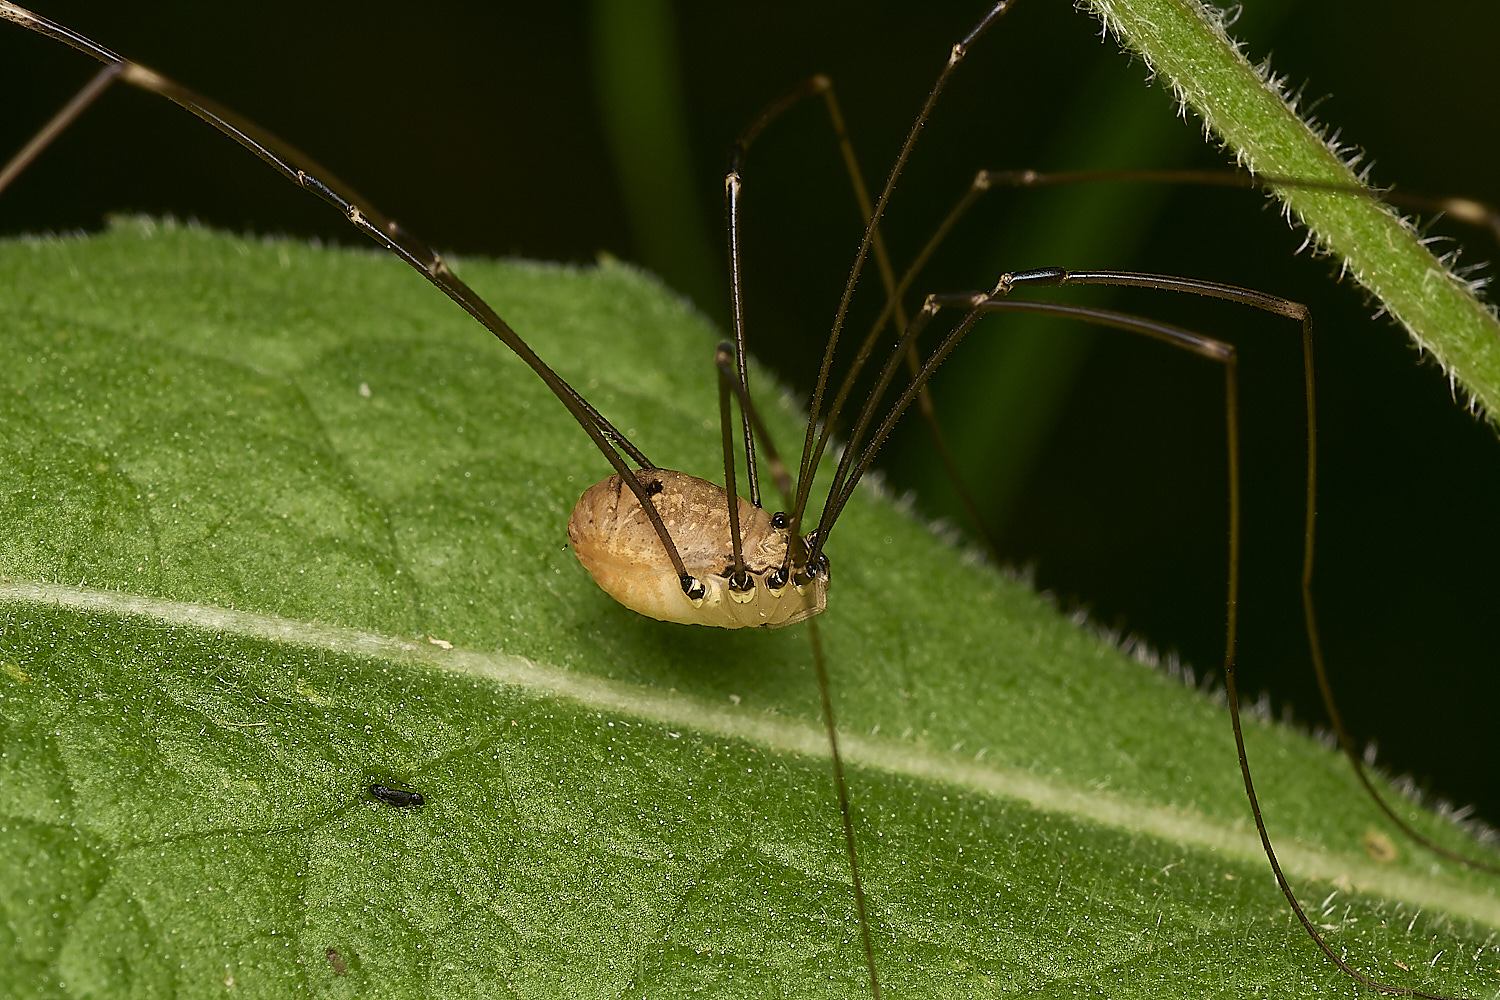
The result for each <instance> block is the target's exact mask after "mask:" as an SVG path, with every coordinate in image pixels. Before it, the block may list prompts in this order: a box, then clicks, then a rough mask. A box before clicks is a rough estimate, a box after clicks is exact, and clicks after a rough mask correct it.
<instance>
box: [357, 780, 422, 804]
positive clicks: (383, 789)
mask: <svg viewBox="0 0 1500 1000" xmlns="http://www.w3.org/2000/svg"><path fill="white" fill-rule="evenodd" d="M370 794H371V795H373V796H374V797H375V798H376V799H377V800H379V801H381V802H384V803H385V804H386V805H388V806H395V807H396V808H397V809H406V808H416V807H417V806H422V805H426V804H427V800H426V799H425V798H423V797H422V793H421V792H413V791H410V790H408V789H405V788H391V787H390V786H389V785H380V784H375V785H371V786H370Z"/></svg>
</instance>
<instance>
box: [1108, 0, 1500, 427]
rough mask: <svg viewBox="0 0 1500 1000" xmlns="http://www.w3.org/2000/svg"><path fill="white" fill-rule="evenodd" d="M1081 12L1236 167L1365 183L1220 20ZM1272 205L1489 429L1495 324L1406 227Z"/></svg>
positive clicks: (1351, 208)
mask: <svg viewBox="0 0 1500 1000" xmlns="http://www.w3.org/2000/svg"><path fill="white" fill-rule="evenodd" d="M1090 6H1091V7H1092V8H1093V10H1094V12H1095V13H1096V14H1097V15H1098V16H1099V17H1100V18H1101V19H1102V20H1103V21H1104V23H1105V25H1106V26H1107V27H1108V29H1109V31H1110V32H1111V33H1112V34H1113V35H1114V36H1115V37H1116V38H1118V39H1119V40H1120V41H1121V43H1122V44H1124V45H1125V46H1127V47H1128V48H1130V49H1131V50H1133V51H1135V52H1136V53H1138V54H1139V55H1140V56H1141V57H1142V58H1143V59H1144V60H1145V61H1146V64H1147V65H1148V66H1149V67H1150V68H1151V69H1152V71H1154V72H1156V73H1158V74H1160V75H1161V76H1162V77H1164V78H1165V79H1166V80H1167V81H1168V82H1169V84H1170V85H1171V87H1172V89H1173V91H1174V92H1175V93H1176V95H1177V97H1178V99H1179V100H1180V101H1181V102H1182V103H1183V104H1185V105H1186V106H1187V107H1189V108H1191V109H1192V110H1193V111H1194V112H1195V113H1196V114H1197V115H1198V116H1199V117H1200V118H1201V119H1202V120H1203V122H1204V125H1205V127H1206V128H1207V129H1208V130H1209V131H1210V132H1211V133H1212V134H1213V135H1214V136H1215V137H1217V138H1218V140H1219V141H1220V142H1222V143H1223V144H1224V145H1225V146H1226V147H1228V148H1229V149H1230V150H1232V151H1233V152H1234V154H1235V157H1236V159H1237V160H1238V161H1239V163H1240V164H1241V165H1242V166H1244V167H1245V168H1247V169H1249V170H1252V171H1254V172H1255V173H1258V174H1262V175H1265V176H1271V177H1296V178H1300V179H1303V180H1309V181H1320V182H1326V183H1330V184H1340V185H1357V184H1362V183H1363V181H1362V179H1361V178H1360V177H1359V176H1357V175H1356V174H1355V172H1354V170H1353V169H1351V164H1350V162H1349V161H1348V160H1347V159H1346V157H1345V155H1344V154H1343V153H1342V152H1341V151H1340V149H1339V147H1338V146H1337V144H1336V143H1335V142H1334V141H1332V140H1330V139H1329V138H1328V137H1327V136H1326V135H1324V134H1323V133H1322V132H1321V131H1320V130H1319V129H1318V128H1317V127H1316V126H1315V125H1314V124H1312V123H1311V122H1309V121H1307V120H1304V119H1303V117H1302V116H1301V115H1300V114H1299V113H1298V111H1297V108H1296V106H1295V103H1294V102H1293V101H1292V100H1291V99H1290V98H1289V97H1288V95H1287V94H1286V92H1285V90H1284V89H1283V87H1282V86H1281V84H1280V82H1279V81H1277V80H1276V79H1275V78H1274V77H1271V76H1270V75H1269V74H1268V72H1267V71H1265V70H1263V69H1260V68H1257V67H1255V66H1252V65H1251V64H1250V61H1249V60H1248V59H1246V58H1245V55H1244V53H1243V52H1242V51H1241V50H1240V48H1239V47H1238V46H1237V45H1236V44H1235V43H1234V42H1233V41H1232V40H1231V39H1230V38H1229V35H1228V34H1227V32H1226V31H1225V29H1224V25H1223V23H1222V21H1221V19H1220V18H1219V17H1218V16H1216V15H1215V13H1214V12H1213V11H1211V10H1210V9H1208V8H1206V7H1205V6H1204V5H1202V4H1201V3H1199V2H1197V0H1091V3H1090ZM1276 194H1277V196H1278V197H1279V198H1280V199H1281V200H1282V201H1283V202H1284V203H1285V204H1286V206H1287V207H1288V209H1289V210H1290V211H1291V212H1293V213H1295V215H1296V217H1297V218H1298V219H1299V220H1300V221H1301V222H1302V224H1303V225H1305V226H1306V227H1307V229H1308V232H1309V234H1310V239H1311V240H1312V241H1313V243H1314V244H1315V245H1316V246H1317V247H1318V249H1319V250H1320V251H1324V252H1327V253H1329V254H1332V255H1335V256H1337V257H1339V258H1340V259H1342V260H1343V262H1344V266H1345V269H1346V270H1347V272H1348V273H1349V274H1350V275H1352V276H1353V277H1354V279H1355V280H1356V281H1358V282H1359V283H1360V284H1361V285H1362V286H1364V287H1365V288H1366V289H1367V290H1368V291H1369V292H1370V293H1371V294H1372V295H1373V296H1374V297H1375V298H1377V299H1379V300H1380V303H1381V307H1382V309H1383V310H1384V311H1385V312H1387V313H1389V314H1390V315H1391V316H1392V317H1394V318H1395V319H1396V320H1398V321H1399V322H1400V323H1401V325H1402V326H1403V327H1405V328H1406V331H1407V333H1408V334H1409V335H1410V336H1411V339H1412V342H1413V343H1414V344H1416V346H1417V347H1418V348H1419V349H1420V350H1422V351H1424V352H1426V353H1429V354H1431V355H1432V357H1433V358H1434V359H1435V360H1436V361H1437V362H1438V363H1439V364H1440V365H1441V366H1442V369H1443V371H1444V373H1445V374H1447V376H1448V378H1449V380H1450V381H1451V382H1453V383H1454V384H1456V385H1457V386H1458V387H1460V388H1461V389H1462V390H1463V392H1464V394H1465V395H1466V396H1467V397H1468V402H1469V405H1470V406H1471V407H1472V408H1473V409H1474V410H1475V411H1476V412H1479V413H1483V414H1485V415H1486V416H1487V418H1488V419H1489V420H1491V422H1493V421H1495V420H1496V419H1497V417H1496V414H1497V404H1500V323H1497V321H1496V318H1495V313H1494V310H1493V309H1492V308H1491V307H1489V306H1487V305H1485V304H1484V303H1482V302H1480V301H1479V300H1478V299H1477V298H1476V297H1475V295H1474V292H1473V290H1472V288H1471V287H1470V286H1469V284H1468V283H1467V282H1465V281H1464V279H1463V278H1462V277H1460V276H1459V275H1457V274H1455V273H1454V272H1453V270H1452V268H1450V267H1449V266H1448V264H1447V263H1446V262H1444V261H1441V260H1439V259H1437V258H1436V257H1434V256H1433V255H1432V253H1431V252H1429V251H1428V249H1427V248H1426V247H1425V246H1423V244H1422V240H1421V237H1420V235H1419V234H1418V232H1417V231H1416V229H1415V228H1414V227H1413V226H1412V224H1411V223H1410V222H1408V221H1406V220H1404V219H1403V218H1402V217H1401V216H1400V215H1399V214H1398V213H1397V212H1396V211H1394V210H1393V209H1392V208H1390V207H1389V206H1388V205H1385V204H1383V203H1381V202H1379V201H1376V200H1374V199H1372V198H1364V197H1358V196H1351V195H1348V194H1342V193H1336V192H1331V191H1319V190H1315V189H1309V188H1277V189H1276Z"/></svg>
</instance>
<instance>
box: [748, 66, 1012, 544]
mask: <svg viewBox="0 0 1500 1000" xmlns="http://www.w3.org/2000/svg"><path fill="white" fill-rule="evenodd" d="M809 97H822V98H823V108H824V110H825V111H826V112H827V114H828V124H829V127H830V128H831V129H832V130H833V135H834V140H835V141H836V142H837V144H838V147H839V155H840V158H841V159H842V160H843V163H844V172H845V174H846V175H847V176H848V180H849V187H850V189H851V190H852V191H853V193H854V200H855V204H856V206H857V207H858V209H859V213H860V222H861V223H862V224H863V225H865V226H867V227H870V226H871V222H872V220H873V219H874V218H875V208H874V205H873V204H872V203H871V201H870V191H869V188H868V187H867V186H866V185H865V179H864V171H863V170H862V169H861V168H860V165H859V157H858V156H857V155H856V154H855V152H854V143H853V141H852V140H851V139H850V137H849V131H848V128H847V127H846V126H845V124H844V113H843V109H842V108H841V107H840V105H839V101H838V97H837V96H836V94H835V93H834V89H833V81H832V80H830V79H829V78H828V77H827V76H825V75H823V74H821V73H819V74H818V75H816V76H814V77H812V78H810V79H808V80H807V81H806V82H804V83H803V84H801V85H800V86H798V87H795V88H793V89H792V90H790V91H788V92H787V93H785V94H783V95H782V96H781V97H780V98H779V99H777V100H776V101H775V102H773V103H772V104H771V105H770V106H768V107H767V108H765V109H764V110H762V111H761V113H760V114H759V115H757V116H756V118H755V120H754V121H752V122H751V123H750V125H748V126H747V127H746V128H745V130H744V131H743V132H741V133H740V135H739V137H738V138H737V139H736V140H735V142H734V145H733V147H731V149H730V167H729V173H728V175H727V176H726V177H725V192H726V197H727V201H728V218H729V225H728V231H729V257H730V282H731V289H732V294H733V296H734V299H735V302H736V303H738V302H739V301H740V296H741V290H740V280H741V279H740V258H741V253H742V251H741V247H740V241H739V222H740V207H741V193H742V190H743V185H744V171H745V162H746V160H747V158H748V157H749V153H750V147H751V145H752V144H753V143H754V142H755V140H756V139H757V138H758V137H759V136H760V134H761V132H763V131H765V129H766V128H768V127H769V126H770V125H772V124H773V123H774V122H775V121H776V120H777V119H779V118H780V117H781V116H782V115H783V114H785V113H786V112H787V111H789V110H791V108H792V107H794V106H795V105H797V104H799V103H801V102H802V101H803V100H804V99H806V98H809ZM870 252H871V253H872V254H873V256H874V258H875V266H876V270H877V271H878V273H879V274H880V283H881V285H882V287H883V288H884V289H885V295H886V299H887V301H888V302H890V303H891V310H890V315H889V320H890V322H891V323H892V324H893V327H894V329H893V331H892V332H893V333H894V334H895V335H896V336H898V337H899V336H900V333H901V331H902V330H904V329H906V326H907V321H908V318H907V314H906V309H905V306H904V305H903V303H902V300H901V291H899V290H898V289H897V285H896V274H895V269H894V268H893V267H892V266H891V258H890V253H889V251H888V250H887V249H886V245H885V239H884V238H883V237H882V236H881V233H880V228H879V226H878V225H876V226H873V227H871V237H870ZM735 318H736V320H737V322H736V324H735V335H736V341H737V350H738V352H739V357H740V358H741V361H740V367H739V374H740V379H741V381H744V380H745V379H746V378H747V377H748V374H749V373H748V371H747V370H746V367H745V364H744V360H743V359H744V346H745V345H744V321H743V312H742V310H740V309H739V308H738V306H736V309H735ZM868 352H869V346H866V348H865V349H864V352H863V354H862V355H861V360H860V362H858V363H857V367H858V366H859V365H862V364H863V359H864V357H865V356H867V355H868ZM906 363H907V368H908V369H909V371H910V372H911V374H912V377H914V378H915V377H916V374H917V370H918V368H919V366H920V361H919V360H918V358H917V352H916V349H915V346H913V347H912V349H911V350H909V351H908V352H907V354H906ZM857 367H856V370H857ZM917 407H918V410H919V411H920V412H921V414H922V419H923V422H924V423H926V425H927V430H928V434H929V435H930V436H931V438H932V443H933V446H934V448H936V450H937V453H938V457H939V460H940V461H941V462H942V464H943V469H944V471H945V472H946V474H947V476H948V480H949V482H950V483H951V484H952V486H953V489H954V491H955V492H956V493H957V495H958V498H959V502H960V503H961V504H962V505H963V507H964V510H965V511H966V513H967V514H968V515H969V520H970V522H971V523H972V524H973V526H974V529H975V530H976V531H977V532H978V533H979V535H980V538H981V540H982V541H983V543H984V545H985V547H986V548H987V549H988V550H989V553H990V556H991V558H992V559H994V560H995V562H996V563H997V564H998V563H999V561H1000V550H999V546H998V545H997V544H996V542H995V539H994V538H993V537H992V536H991V535H990V533H989V529H988V528H987V527H986V525H985V523H984V519H983V518H982V517H981V516H980V513H979V505H978V504H977V503H976V502H975V500H974V497H973V494H971V493H970V492H969V488H968V485H967V484H966V483H965V482H964V481H963V477H962V476H961V475H960V474H959V471H958V464H957V463H956V462H955V461H954V459H953V452H952V449H951V448H949V446H948V439H947V436H946V435H945V434H944V433H943V428H942V424H941V422H940V421H939V420H938V416H937V410H936V408H935V407H934V406H933V403H932V395H931V393H930V392H929V390H928V387H927V386H926V385H923V386H922V388H921V390H920V391H919V392H918V393H917ZM744 431H745V436H746V450H745V457H746V459H747V461H749V462H751V463H753V461H754V457H755V456H754V447H753V443H752V441H753V439H752V437H751V435H750V428H749V426H748V424H747V425H745V427H744ZM751 491H752V492H751V500H752V502H755V503H757V504H758V503H759V497H758V495H757V494H756V493H755V487H754V486H753V485H752V487H751ZM790 505H791V501H790V500H789V501H788V506H790Z"/></svg>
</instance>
